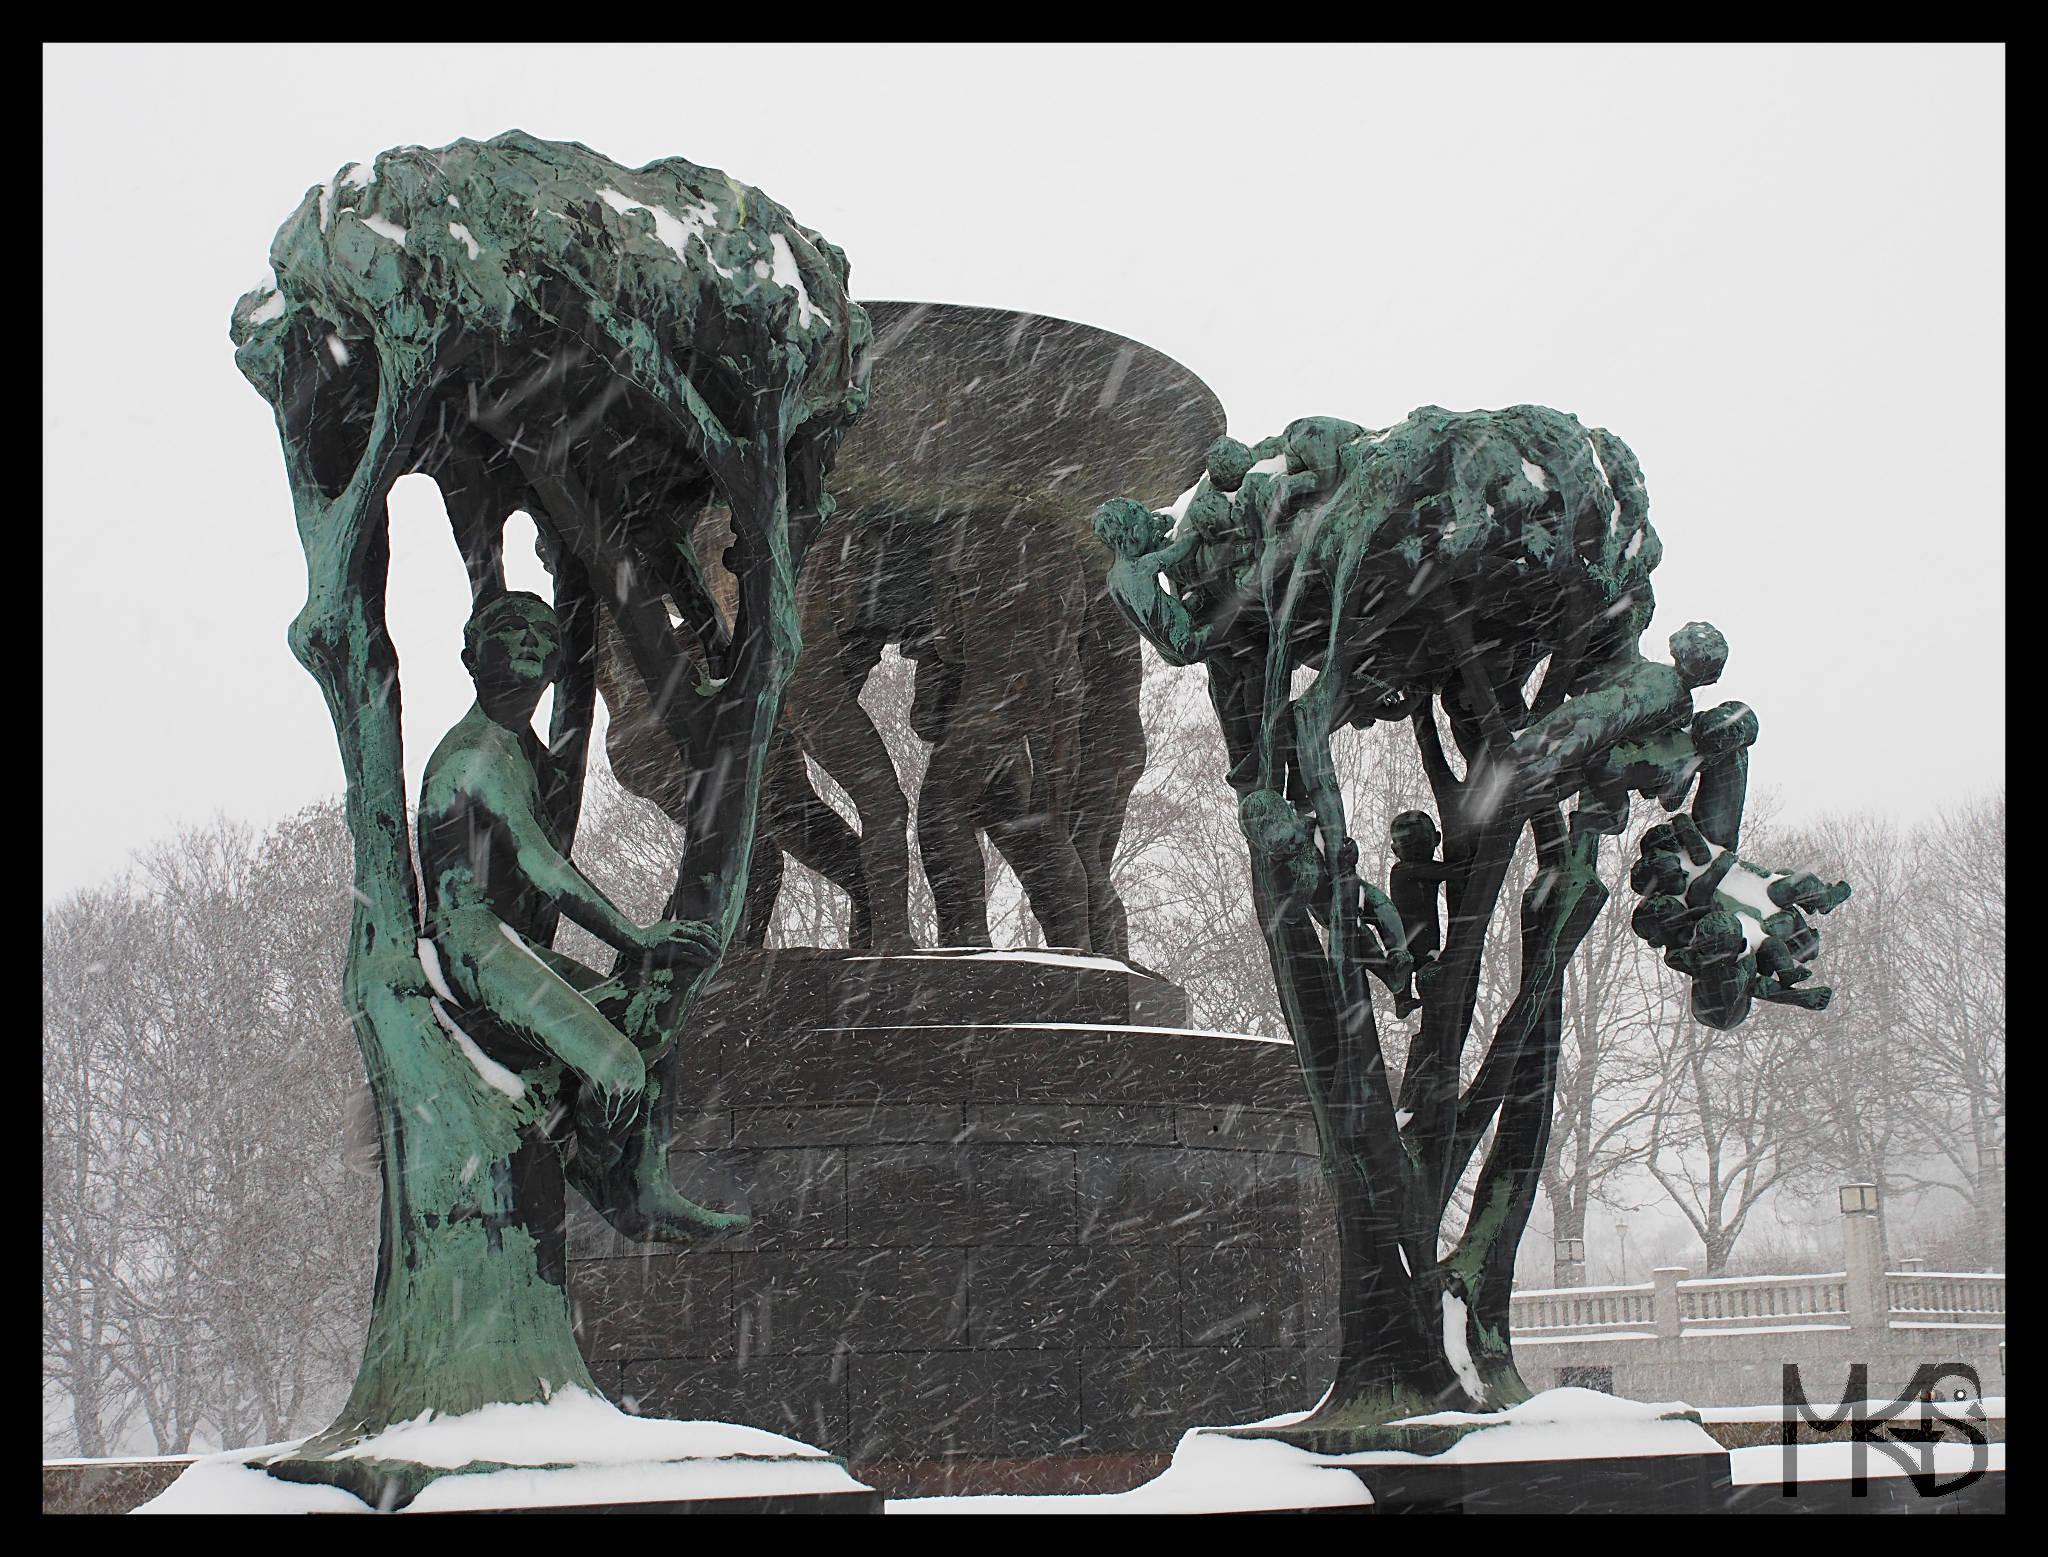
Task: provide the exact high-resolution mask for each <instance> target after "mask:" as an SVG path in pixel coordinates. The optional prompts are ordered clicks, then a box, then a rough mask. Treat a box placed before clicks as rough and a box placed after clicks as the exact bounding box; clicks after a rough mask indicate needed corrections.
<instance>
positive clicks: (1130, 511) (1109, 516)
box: [1093, 497, 1166, 558]
mask: <svg viewBox="0 0 2048 1557" xmlns="http://www.w3.org/2000/svg"><path fill="white" fill-rule="evenodd" d="M1093 523H1094V526H1095V534H1096V537H1097V538H1098V539H1099V540H1100V541H1101V542H1102V544H1103V545H1105V546H1107V547H1108V548H1109V549H1110V550H1111V551H1113V552H1115V553H1116V554H1117V555H1118V556H1119V557H1133V558H1135V557H1142V556H1144V555H1145V554H1146V553H1147V552H1148V551H1152V550H1153V549H1155V548H1156V547H1157V546H1158V544H1159V542H1160V541H1161V540H1162V539H1163V538H1164V531H1165V528H1166V527H1165V524H1164V523H1163V522H1162V521H1161V519H1160V518H1159V516H1158V515H1157V514H1155V513H1153V512H1152V510H1151V509H1149V508H1147V507H1146V506H1145V505H1144V504H1143V503H1138V502H1133V501H1132V500H1131V499H1130V498H1128V497H1113V498H1111V499H1110V500H1109V501H1108V502H1106V503H1104V504H1103V505H1102V506H1101V507H1100V508H1098V509H1096V510H1095V518H1094V520H1093Z"/></svg>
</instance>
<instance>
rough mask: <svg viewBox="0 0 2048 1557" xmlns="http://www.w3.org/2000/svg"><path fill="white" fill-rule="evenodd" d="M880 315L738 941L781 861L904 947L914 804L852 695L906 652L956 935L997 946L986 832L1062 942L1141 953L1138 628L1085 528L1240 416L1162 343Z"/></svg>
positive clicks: (1171, 482)
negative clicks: (1128, 842) (836, 792)
mask: <svg viewBox="0 0 2048 1557" xmlns="http://www.w3.org/2000/svg"><path fill="white" fill-rule="evenodd" d="M866 306H867V307H868V309H869V312H870V314H871V317H872V319H873V321H874V328H875V334H876V339H875V346H874V350H873V353H872V356H873V363H874V368H873V378H872V390H873V402H872V404H871V405H870V406H869V408H868V409H867V411H866V412H865V413H864V414H863V416H862V418H861V421H860V423H859V425H858V426H857V427H856V428H855V429H854V430H853V431H852V432H851V433H849V434H848V436H847V440H846V443H845V445H844V447H843V448H842V450H841V452H840V456H839V459H838V463H837V465H836V466H835V468H834V474H833V491H834V495H835V497H837V498H838V500H839V506H838V508H837V509H836V510H835V512H834V514H833V515H832V517H831V518H830V519H829V520H828V521H827V523H826V527H825V532H824V534H823V535H822V536H821V538H820V540H819V542H818V544H817V546H816V549H815V552H814V555H813V557H812V560H811V563H810V565H809V567H808V568H807V569H806V571H805V574H804V578H803V582H802V584H801V586H800V589H799V595H798V598H799V608H800V612H801V616H802V623H803V640H804V645H805V653H804V656H803V658H802V660H801V661H800V662H799V664H798V666H797V670H796V674H795V676H794V678H793V679H792V681H791V683H790V686H789V690H788V692H787V694H786V696H785V698H784V704H783V732H782V736H781V737H780V738H779V740H778V743H777V749H776V752H775V755H774V756H773V757H772V758H771V762H770V773H769V777H768V779H767V781H766V788H765V791H764V796H763V802H762V805H763V836H762V838H761V840H760V842H759V845H758V846H757V852H756V855H755V862H754V867H753V870H752V872H751V873H750V877H749V879H750V881H751V883H752V885H751V887H750V889H749V895H750V903H749V909H748V915H747V924H746V926H745V929H744V934H743V941H744V944H749V945H759V944H760V940H761V936H762V934H763V933H764V932H765V930H766V927H767V919H768V910H769V909H770V908H771V907H772V905H773V898H774V892H775V887H776V884H777V882H778V880H779V878H780V874H781V853H782V851H784V850H787V851H788V852H789V853H790V854H791V855H792V856H794V857H795V858H796V859H798V860H800V861H802V862H803V863H804V864H806V865H809V866H810V867H811V868H813V869H815V870H817V871H819V872H820V873H821V874H823V875H825V876H826V877H827V878H829V879H830V880H832V881H833V882H834V883H836V884H837V885H839V886H840V887H841V888H843V889H844V890H845V891H847V892H848V894H849V895H850V896H851V897H852V900H853V935H852V940H853V944H855V945H857V946H860V945H871V946H874V947H877V948H879V949H882V950H888V951H907V950H909V949H910V948H911V944H912V943H911V938H910V925H909V916H908V908H907V902H908V893H909V860H908V855H907V847H906V835H907V827H908V822H909V807H908V805H907V803H906V801H905V798H904V795H903V793H902V790H901V788H900V787H899V785H898V780H897V776H896V770H895V767H894V765H893V764H892V763H891V761H890V759H889V754H888V751H887V749H886V748H885V746H884V745H883V743H882V739H881V736H880V735H879V734H878V733H877V731H876V729H875V727H874V724H873V722H872V721H871V720H870V719H869V717H868V715H867V713H866V711H865V710H863V709H862V708H861V706H860V704H859V703H858V701H857V698H858V695H859V692H860V688H861V686H862V683H863V681H864V679H865V678H866V676H867V674H868V672H869V670H870V669H872V668H873V666H874V664H875V663H876V661H877V659H878V658H879V657H880V655H881V652H882V649H883V646H884V645H886V644H892V643H893V644H897V645H900V647H901V650H902V653H903V654H904V655H905V657H906V658H910V659H913V660H915V661H916V662H917V691H916V698H915V702H914V704H913V707H912V711H911V722H912V726H913V728H914V729H915V731H916V733H917V734H918V735H920V736H921V737H923V738H924V739H926V740H928V741H931V742H932V743H933V747H934V749H933V751H932V754H931V762H930V766H929V767H928V769H927V771H926V776H925V780H924V785H923V788H922V790H921V792H920V793H919V794H918V796H917V818H918V840H919V846H920V850H921V852H922V854H923V858H924V865H925V871H926V875H927V877H928V878H929V880H930V882H931V885H932V894H933V898H934V901H935V906H936V908H937V911H938V920H939V926H938V928H939V941H940V944H942V945H948V946H986V945H988V944H989V931H988V915H987V905H986V884H985V882H984V880H983V876H982V866H981V852H980V847H979V845H978V843H977V842H976V839H975V834H976V832H977V831H985V832H986V833H987V834H988V836H989V839H990V841H991V842H992V843H994V844H995V846H996V847H997V848H998V849H999V850H1001V851H1002V854H1003V856H1004V858H1005V859H1007V860H1008V861H1009V862H1010V864H1011V866H1012V868H1013V869H1015V871H1016V872H1017V876H1018V879H1019V880H1020V882H1021V883H1022V884H1023V886H1024V889H1025V892H1026V895H1027V896H1028V898H1029V900H1030V902H1031V906H1032V910H1033V912H1034V913H1035V914H1036V915H1037V917H1038V920H1039V922H1040V925H1041V927H1042V928H1043V929H1044V931H1045V934H1046V937H1047V939H1048V940H1049V941H1050V942H1051V943H1052V944H1054V945H1058V946H1067V947H1073V948H1077V949H1080V950H1084V951H1086V950H1093V951H1097V952H1104V953H1108V954H1110V955H1113V956H1125V955H1127V954H1128V949H1129V948H1128V936H1127V934H1126V930H1125V926H1124V913H1123V905H1122V903H1121V901H1120V900H1119V899H1118V897H1117V894H1116V891H1115V888H1114V887H1113V886H1112V884H1111V882H1110V865H1111V862H1112V860H1113V858H1114V856H1115V853H1116V845H1117V839H1118V837H1119V836H1120V835H1121V832H1122V828H1123V818H1124V810H1125V807H1126V805H1127V804H1128V802H1129V799H1130V794H1131V790H1132V787H1133V786H1134V785H1135V784H1136V783H1137V780H1138V775H1139V773H1140V772H1141V771H1142V770H1143V768H1144V759H1145V741H1144V732H1143V730H1142V729H1141V728H1140V727H1139V724H1138V683H1139V679H1140V666H1139V656H1138V642H1137V638H1136V635H1135V634H1133V633H1132V632H1131V630H1130V628H1129V627H1128V626H1127V625H1126V624H1125V623H1124V621H1123V620H1122V619H1121V617H1120V616H1119V614H1118V612H1117V610H1116V608H1115V606H1114V605H1113V604H1112V603H1111V601H1110V600H1109V598H1108V595H1107V593H1106V591H1105V590H1104V588H1103V586H1102V582H1101V579H1100V577H1099V570H1098V569H1097V567H1096V565H1095V558H1096V556H1097V548H1096V546H1095V542H1094V540H1093V538H1092V537H1091V536H1090V535H1089V533H1088V528H1087V520H1088V515H1089V514H1090V513H1091V512H1092V511H1093V509H1094V507H1095V506H1096V504H1097V503H1099V502H1100V501H1101V500H1102V499H1104V498H1105V497H1108V496H1110V495H1112V494H1114V493H1119V492H1137V493H1139V494H1140V495H1141V496H1143V497H1145V498H1147V499H1148V500H1149V501H1153V502H1165V501H1167V500H1168V499H1169V498H1171V497H1172V496H1174V495H1175V494H1176V493H1178V492H1180V491H1181V490H1182V489H1183V488H1185V487H1186V486H1187V484H1188V483H1189V482H1190V481H1191V480H1192V479H1194V477H1195V476H1196V475H1197V474H1198V473H1199V472H1200V469H1201V460H1202V453H1203V451H1204V450H1205V449H1206V448H1207V447H1208V445H1209V443H1210V442H1211V441H1212V440H1213V439H1214V438H1215V437H1216V436H1217V434H1218V433H1220V432H1221V431H1222V429H1223V412H1222V408H1221V407H1220V406H1219V405H1218V404H1217V402H1216V399H1215V396H1213V395H1212V394H1210V393H1209V391H1208V390H1207V388H1206V387H1204V386H1203V384H1202V383H1201V381H1200V380H1199V379H1197V378H1196V377H1195V376H1194V375H1193V374H1191V373H1189V372H1188V371H1187V370H1186V369H1185V368H1183V367H1181V366H1180V365H1179V364H1178V363H1176V362H1174V361H1172V360H1171V359H1170V358H1167V357H1165V356H1163V355H1161V354H1160V353H1159V352H1156V351H1153V350H1151V349H1150V348H1149V347H1145V346H1141V345H1139V344H1138V343H1137V342H1135V341H1129V340H1125V339H1124V338H1123V337H1121V336H1118V335H1113V334H1110V333H1109V332H1108V331H1105V330H1098V329H1095V328H1093V327H1091V326H1088V325H1082V324H1075V323H1073V322H1071V321H1068V320H1063V319H1049V318H1045V317H1043V316H1040V315H1035V314H1019V313H1009V312H1005V311H1003V310H998V309H988V308H968V307H961V306H957V305H951V304H937V303H898V302H880V303H871V304H868V305H866ZM705 549H706V550H707V551H709V552H710V553H711V554H713V555H715V551H716V548H715V547H707V548H705ZM599 674H600V681H601V685H602V687H603V691H604V696H605V702H606V705H607V707H608V709H609V710H610V712H611V714H612V720H613V723H612V726H611V731H610V733H609V734H608V736H607V742H606V744H607V749H608V751H609V752H610V755H611V758H612V764H613V768H614V771H616V772H617V773H618V774H619V776H620V778H621V780H622V782H624V783H625V784H626V786H627V787H628V788H630V789H632V790H634V791H635V792H636V793H638V794H641V795H643V796H644V797H646V798H647V799H649V800H652V801H654V802H655V803H656V804H657V805H659V806H661V807H662V809H663V810H665V811H667V812H668V813H669V814H670V815H671V816H679V815H680V813H681V810H682V808H683V806H684V803H685V802H684V794H685V791H684V789H683V788H682V782H681V774H680V773H679V772H678V771H676V770H675V768H674V767H673V764H672V762H671V761H670V759H669V758H668V757H667V755H666V752H665V747H664V744H663V743H662V742H661V741H660V740H659V739H658V732H657V731H655V730H654V729H653V728H652V727H650V726H647V725H646V724H645V723H644V722H643V721H642V720H641V718H640V717H639V713H640V710H641V709H643V708H644V707H645V705H646V701H647V697H648V692H647V689H646V688H645V687H643V686H641V685H638V684H636V682H635V681H634V680H633V678H632V677H630V676H629V675H626V674H624V673H623V672H622V670H620V671H615V670H614V668H613V666H612V664H610V663H606V662H604V661H601V663H600V671H599ZM622 714H623V716H624V717H623V718H622V717H621V716H622ZM643 731H644V732H645V738H643ZM799 748H800V749H801V751H802V752H803V753H807V754H808V755H809V756H810V757H811V758H812V759H813V760H815V761H816V762H817V763H818V765H819V766H820V767H822V768H823V769H824V770H825V771H826V772H827V773H829V774H831V775H832V777H833V778H834V779H835V780H837V781H838V782H839V783H840V784H841V785H842V786H843V787H844V788H845V790H846V791H847V793H848V795H849V796H850V797H851V798H852V800H853V802H854V805H855V808H856V809H857V810H858V812H859V815H860V820H861V831H860V833H859V835H858V836H857V837H856V835H855V834H854V832H853V831H852V829H850V828H848V827H847V826H846V824H845V823H844V822H842V821H840V819H839V817H838V815H837V814H836V813H835V812H833V811H832V810H831V809H830V808H829V807H827V806H825V805H824V804H823V802H821V801H819V800H818V799H817V797H816V796H815V795H814V794H813V793H812V792H811V789H810V786H809V784H808V782H807V781H806V780H805V778H804V773H803V764H802V762H801V760H800V757H799Z"/></svg>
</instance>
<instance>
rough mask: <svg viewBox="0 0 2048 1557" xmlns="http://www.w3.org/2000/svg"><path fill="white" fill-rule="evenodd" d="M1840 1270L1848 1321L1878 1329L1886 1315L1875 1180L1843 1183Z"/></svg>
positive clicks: (1881, 1222) (1881, 1228)
mask: <svg viewBox="0 0 2048 1557" xmlns="http://www.w3.org/2000/svg"><path fill="white" fill-rule="evenodd" d="M1838 1194H1839V1195H1840V1197H1841V1205H1842V1271H1843V1278H1844V1280H1845V1282H1846V1284H1847V1293H1846V1296H1847V1298H1848V1303H1849V1323H1850V1325H1851V1326H1852V1327H1854V1328H1855V1329H1858V1330H1869V1329H1876V1330H1882V1329H1884V1328H1885V1326H1886V1324H1887V1323H1888V1321H1889V1318H1890V1305H1889V1301H1888V1297H1889V1295H1888V1293H1887V1291H1886V1287H1885V1269H1884V1218H1883V1216H1882V1215H1881V1214H1880V1210H1879V1201H1878V1194H1877V1186H1876V1185H1875V1184H1844V1185H1842V1186H1841V1188H1840V1190H1839V1191H1838Z"/></svg>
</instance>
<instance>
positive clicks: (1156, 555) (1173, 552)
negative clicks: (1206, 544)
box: [1137, 524, 1203, 574]
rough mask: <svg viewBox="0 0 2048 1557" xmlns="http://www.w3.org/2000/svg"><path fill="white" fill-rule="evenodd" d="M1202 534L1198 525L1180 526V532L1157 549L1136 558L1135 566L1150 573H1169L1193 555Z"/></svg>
mask: <svg viewBox="0 0 2048 1557" xmlns="http://www.w3.org/2000/svg"><path fill="white" fill-rule="evenodd" d="M1202 540H1203V536H1202V532H1201V530H1200V528H1199V527H1198V526H1195V525H1192V524H1189V525H1183V526H1182V527H1181V533H1180V534H1179V535H1177V536H1175V537H1174V538H1173V539H1172V540H1170V541H1168V542H1167V543H1166V545H1164V546H1162V547H1161V548H1160V549H1159V550H1158V551H1155V552H1151V553H1148V554H1147V555H1146V556H1144V557H1141V558H1139V559H1138V563H1137V566H1139V567H1141V568H1145V569H1148V570H1149V572H1150V573H1152V574H1159V573H1171V572H1172V571H1173V570H1174V569H1175V568H1177V567H1179V566H1180V565H1181V564H1182V563H1183V562H1186V561H1187V560H1188V558H1189V557H1191V556H1193V555H1194V551H1195V548H1196V547H1197V546H1199V545H1200V544H1201V543H1202Z"/></svg>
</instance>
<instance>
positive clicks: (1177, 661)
mask: <svg viewBox="0 0 2048 1557" xmlns="http://www.w3.org/2000/svg"><path fill="white" fill-rule="evenodd" d="M1163 555H1165V553H1163V552H1155V553H1154V554H1153V555H1152V556H1150V557H1144V558H1141V559H1139V560H1137V561H1121V562H1118V563H1117V564H1116V565H1115V566H1114V567H1112V568H1111V569H1110V572H1109V584H1110V596H1111V598H1112V599H1114V600H1115V601H1116V603H1117V607H1118V609H1119V610H1121V611H1122V612H1123V614H1124V615H1125V616H1126V617H1127V618H1128V619H1129V620H1130V622H1131V625H1132V626H1134V627H1136V628H1137V629H1138V631H1139V632H1141V633H1143V634H1144V635H1145V639H1146V641H1147V642H1149V643H1150V644H1151V645H1152V647H1153V648H1155V649H1157V650H1158V651H1159V657H1160V658H1161V659H1163V660H1165V661H1166V663H1167V664H1169V665H1193V664H1195V663H1196V662H1197V661H1199V660H1200V659H1201V657H1202V651H1203V650H1204V649H1205V648H1206V647H1208V642H1209V637H1210V630H1209V629H1207V628H1203V627H1197V626H1196V625H1195V619H1194V618H1193V617H1192V616H1190V615H1189V614H1188V608H1187V607H1186V606H1184V605H1182V604H1181V603H1180V601H1178V600H1177V599H1175V598H1174V597H1173V596H1172V595H1170V594H1168V593H1167V592H1166V591H1165V590H1164V589H1162V588H1161V587H1160V584H1159V575H1158V570H1157V569H1156V568H1155V567H1153V563H1154V562H1155V560H1156V559H1157V558H1158V557H1160V556H1163ZM1148 570H1149V571H1148Z"/></svg>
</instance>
